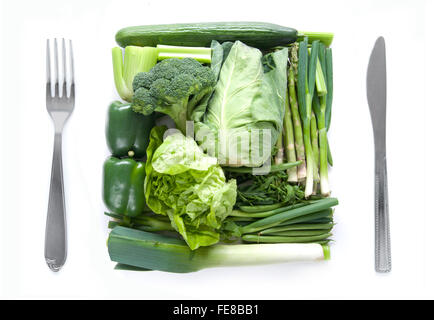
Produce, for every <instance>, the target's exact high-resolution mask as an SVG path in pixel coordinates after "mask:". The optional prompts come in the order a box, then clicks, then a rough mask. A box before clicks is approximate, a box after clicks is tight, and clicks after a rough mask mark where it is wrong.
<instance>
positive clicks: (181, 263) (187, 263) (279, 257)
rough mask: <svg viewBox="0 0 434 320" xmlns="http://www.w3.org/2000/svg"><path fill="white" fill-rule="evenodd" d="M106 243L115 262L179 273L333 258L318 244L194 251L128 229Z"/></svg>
mask: <svg viewBox="0 0 434 320" xmlns="http://www.w3.org/2000/svg"><path fill="white" fill-rule="evenodd" d="M107 243H108V251H109V255H110V259H111V260H112V261H115V262H118V263H120V264H122V265H128V266H133V267H137V268H144V269H151V270H159V271H166V272H176V273H186V272H194V271H198V270H201V269H205V268H213V267H226V266H242V265H260V264H270V263H281V262H291V261H317V260H328V259H329V258H330V248H329V247H328V246H327V245H320V244H316V243H309V244H304V243H303V244H302V243H293V244H289V243H284V244H241V245H214V246H210V247H201V248H198V249H197V250H194V251H192V250H190V248H189V247H188V246H187V245H186V244H185V242H184V241H182V240H179V239H175V238H170V237H166V236H163V235H159V234H154V233H149V232H144V231H139V230H134V229H129V228H125V227H116V228H114V229H113V230H112V232H111V233H110V236H109V239H108V242H107Z"/></svg>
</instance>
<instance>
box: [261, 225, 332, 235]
mask: <svg viewBox="0 0 434 320" xmlns="http://www.w3.org/2000/svg"><path fill="white" fill-rule="evenodd" d="M333 226H334V224H333V223H305V224H302V223H300V224H293V225H287V226H281V227H274V228H269V229H265V230H263V231H261V234H264V235H265V234H270V233H277V232H282V231H296V230H331V229H332V228H333Z"/></svg>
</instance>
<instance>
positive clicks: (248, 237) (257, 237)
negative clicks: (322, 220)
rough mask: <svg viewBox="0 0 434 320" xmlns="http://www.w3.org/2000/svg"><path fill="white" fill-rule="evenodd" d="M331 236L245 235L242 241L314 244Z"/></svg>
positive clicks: (329, 234)
mask: <svg viewBox="0 0 434 320" xmlns="http://www.w3.org/2000/svg"><path fill="white" fill-rule="evenodd" d="M331 235H332V234H331V233H324V234H321V235H315V236H307V237H291V236H261V235H256V234H246V235H243V236H242V239H243V240H244V241H247V242H256V243H316V242H317V241H321V240H326V239H327V238H329V237H330V236H331Z"/></svg>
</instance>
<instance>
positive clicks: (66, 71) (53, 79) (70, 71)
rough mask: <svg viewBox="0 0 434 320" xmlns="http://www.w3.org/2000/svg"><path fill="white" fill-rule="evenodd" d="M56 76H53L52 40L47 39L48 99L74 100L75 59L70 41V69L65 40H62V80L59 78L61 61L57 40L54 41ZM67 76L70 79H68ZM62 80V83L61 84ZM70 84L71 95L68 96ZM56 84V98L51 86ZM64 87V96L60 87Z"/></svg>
mask: <svg viewBox="0 0 434 320" xmlns="http://www.w3.org/2000/svg"><path fill="white" fill-rule="evenodd" d="M53 55H54V64H53V67H54V74H53V75H52V74H51V58H50V56H51V53H50V40H49V39H47V99H48V98H56V97H58V98H60V97H62V98H65V99H73V98H74V94H75V92H74V58H73V54H72V41H71V40H69V57H68V58H69V62H70V63H69V68H67V67H66V60H67V54H66V45H65V39H62V73H61V76H62V79H60V77H59V59H58V48H57V39H54V49H53ZM67 75H68V77H69V79H67ZM59 80H60V83H59ZM68 83H69V84H70V89H69V95H67V92H68V90H67V85H68ZM52 84H54V96H53V95H52V90H51V86H52ZM60 86H61V87H62V96H61V95H60V91H59V87H60Z"/></svg>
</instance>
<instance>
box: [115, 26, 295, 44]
mask: <svg viewBox="0 0 434 320" xmlns="http://www.w3.org/2000/svg"><path fill="white" fill-rule="evenodd" d="M212 40H217V41H219V42H224V41H236V40H240V41H242V42H244V43H245V44H247V45H250V46H253V47H256V48H260V49H266V48H272V47H275V46H280V45H287V44H289V43H292V42H294V41H296V40H297V30H295V29H292V28H288V27H283V26H279V25H276V24H272V23H265V22H206V23H183V24H161V25H147V26H136V27H127V28H123V29H121V30H119V31H118V32H117V33H116V42H117V43H118V44H119V45H120V46H121V47H126V46H150V47H155V46H157V44H166V45H174V46H190V47H205V46H210V44H211V41H212Z"/></svg>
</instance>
